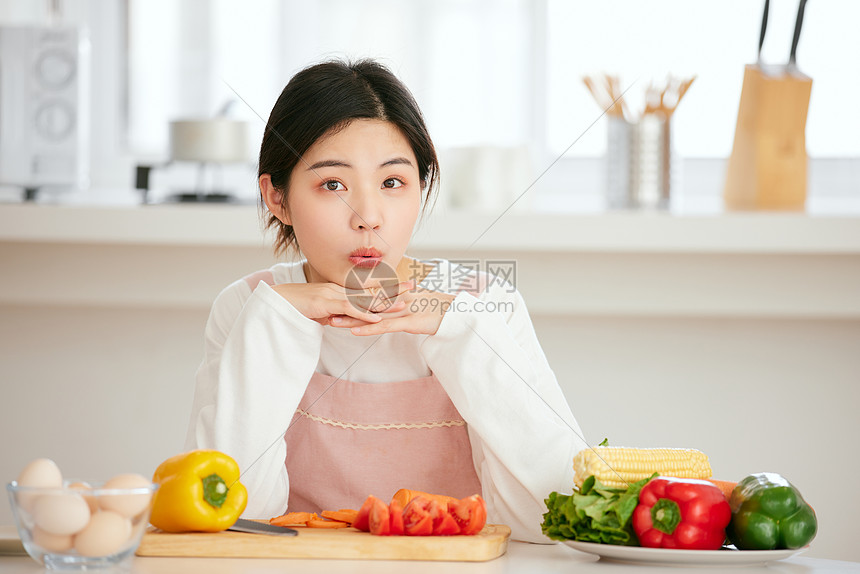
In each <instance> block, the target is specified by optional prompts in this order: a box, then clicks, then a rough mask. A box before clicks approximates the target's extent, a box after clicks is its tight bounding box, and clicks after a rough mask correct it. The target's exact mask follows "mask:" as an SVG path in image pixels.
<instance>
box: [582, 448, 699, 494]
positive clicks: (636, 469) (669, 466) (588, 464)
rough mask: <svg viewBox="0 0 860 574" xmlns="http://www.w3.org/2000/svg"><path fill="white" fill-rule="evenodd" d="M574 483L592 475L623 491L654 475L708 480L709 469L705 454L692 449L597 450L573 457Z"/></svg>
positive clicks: (585, 450) (583, 450)
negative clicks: (628, 486) (634, 483)
mask: <svg viewBox="0 0 860 574" xmlns="http://www.w3.org/2000/svg"><path fill="white" fill-rule="evenodd" d="M573 471H574V483H575V484H576V486H582V482H583V481H584V480H585V479H586V478H588V477H589V476H591V475H592V474H593V475H594V476H595V477H596V478H597V480H599V481H600V482H601V483H603V484H604V485H605V486H613V487H621V488H624V487H626V486H627V485H628V484H630V483H633V482H636V481H637V480H642V479H643V478H648V477H649V476H651V475H652V474H654V473H655V472H656V473H658V474H660V475H661V476H676V477H678V478H710V477H711V474H712V472H711V465H710V463H709V462H708V457H707V455H705V453H703V452H701V451H698V450H695V449H692V448H628V447H623V446H596V447H594V448H593V449H592V448H585V449H582V450H581V451H579V452H578V453H577V454H576V456H574V457H573Z"/></svg>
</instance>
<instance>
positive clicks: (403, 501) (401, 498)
mask: <svg viewBox="0 0 860 574" xmlns="http://www.w3.org/2000/svg"><path fill="white" fill-rule="evenodd" d="M419 496H423V497H424V498H426V499H428V500H435V501H437V502H438V503H439V504H440V505H441V506H442V508H448V503H449V502H455V501H456V500H457V499H456V498H454V497H453V496H445V495H444V494H429V493H427V492H421V491H420V490H409V489H408V488H401V489H400V490H398V491H397V492H395V493H394V497H393V498H392V500H397V501H398V502H399V503H400V506H402V507H403V508H406V506H407V505H408V504H409V501H410V500H412V499H413V498H417V497H419Z"/></svg>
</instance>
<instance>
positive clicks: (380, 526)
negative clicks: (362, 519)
mask: <svg viewBox="0 0 860 574" xmlns="http://www.w3.org/2000/svg"><path fill="white" fill-rule="evenodd" d="M367 521H368V524H369V526H370V533H371V534H375V535H376V536H388V535H389V534H390V533H391V522H390V520H389V518H388V506H387V505H386V504H385V503H384V502H382V501H381V500H379V499H378V498H375V497H374V499H373V504H372V505H371V507H370V513H369V514H368V519H367Z"/></svg>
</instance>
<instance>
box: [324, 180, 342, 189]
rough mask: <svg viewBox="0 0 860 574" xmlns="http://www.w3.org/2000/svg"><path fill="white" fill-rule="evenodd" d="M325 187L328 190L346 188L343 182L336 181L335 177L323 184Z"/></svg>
mask: <svg viewBox="0 0 860 574" xmlns="http://www.w3.org/2000/svg"><path fill="white" fill-rule="evenodd" d="M323 187H325V189H326V190H327V191H343V190H344V189H346V188H345V187H343V184H342V183H341V182H339V181H335V180H333V179H332V180H329V181H327V182H325V183H324V184H323Z"/></svg>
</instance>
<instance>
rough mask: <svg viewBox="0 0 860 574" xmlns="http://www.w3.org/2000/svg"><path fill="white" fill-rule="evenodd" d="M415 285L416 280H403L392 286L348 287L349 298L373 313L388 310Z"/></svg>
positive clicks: (347, 294)
mask: <svg viewBox="0 0 860 574" xmlns="http://www.w3.org/2000/svg"><path fill="white" fill-rule="evenodd" d="M414 287H415V281H414V280H410V281H403V282H402V283H396V284H394V285H391V286H382V287H367V288H365V289H346V290H345V292H346V296H347V299H348V300H349V301H350V302H352V303H354V304H355V305H356V306H358V307H361V308H362V309H367V310H368V311H371V312H373V313H379V312H382V311H385V310H387V309H388V308H390V307H391V306H392V304H393V303H394V302H395V301H394V300H395V299H397V298H398V297H400V296H401V295H403V294H404V293H407V292H409V291H410V290H412V289H413V288H414Z"/></svg>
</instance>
